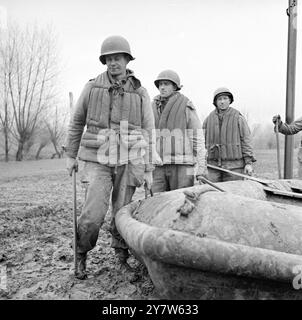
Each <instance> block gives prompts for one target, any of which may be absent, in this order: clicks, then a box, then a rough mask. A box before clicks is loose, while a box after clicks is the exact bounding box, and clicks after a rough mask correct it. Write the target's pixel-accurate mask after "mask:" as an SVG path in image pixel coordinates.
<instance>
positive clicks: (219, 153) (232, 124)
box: [205, 107, 243, 161]
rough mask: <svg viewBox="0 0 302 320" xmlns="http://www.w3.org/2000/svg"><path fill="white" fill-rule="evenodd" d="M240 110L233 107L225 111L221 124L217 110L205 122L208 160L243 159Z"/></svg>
mask: <svg viewBox="0 0 302 320" xmlns="http://www.w3.org/2000/svg"><path fill="white" fill-rule="evenodd" d="M239 116H240V112H239V111H238V110H236V109H233V108H232V107H229V109H228V110H227V111H226V112H225V114H224V115H223V118H222V122H221V125H220V124H219V118H218V114H217V112H216V110H214V111H212V112H211V113H210V114H209V116H208V118H207V119H206V122H205V124H206V125H205V130H206V131H205V141H206V148H207V152H208V160H218V161H219V160H241V159H242V158H243V157H242V150H241V140H240V132H239Z"/></svg>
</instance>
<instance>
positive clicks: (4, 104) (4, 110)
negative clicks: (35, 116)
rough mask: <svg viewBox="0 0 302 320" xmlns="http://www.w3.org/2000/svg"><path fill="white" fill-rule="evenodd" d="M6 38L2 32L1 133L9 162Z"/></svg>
mask: <svg viewBox="0 0 302 320" xmlns="http://www.w3.org/2000/svg"><path fill="white" fill-rule="evenodd" d="M0 31H1V30H0ZM5 36H6V34H5V31H2V32H0V132H3V137H4V153H5V161H8V160H9V149H10V145H9V140H10V136H9V134H10V130H11V126H12V122H13V121H12V119H13V118H12V116H11V113H10V106H9V88H8V57H7V54H6V52H7V46H6V41H5V40H6V39H5V38H6V37H5Z"/></svg>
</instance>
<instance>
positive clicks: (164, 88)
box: [158, 80, 175, 98]
mask: <svg viewBox="0 0 302 320" xmlns="http://www.w3.org/2000/svg"><path fill="white" fill-rule="evenodd" d="M158 90H159V93H160V96H161V97H163V98H166V97H169V96H170V95H171V94H172V93H173V92H174V91H175V85H174V84H173V82H171V81H169V80H160V81H159V82H158Z"/></svg>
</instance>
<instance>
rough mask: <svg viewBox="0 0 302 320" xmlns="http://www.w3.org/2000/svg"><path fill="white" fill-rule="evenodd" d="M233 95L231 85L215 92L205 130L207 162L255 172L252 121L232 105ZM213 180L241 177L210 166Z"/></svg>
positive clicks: (209, 172) (205, 122)
mask: <svg viewBox="0 0 302 320" xmlns="http://www.w3.org/2000/svg"><path fill="white" fill-rule="evenodd" d="M233 101H234V97H233V94H232V93H231V92H230V90H229V89H227V88H218V89H217V90H216V91H215V92H214V99H213V104H214V106H215V110H214V111H212V112H211V113H210V114H209V115H208V117H207V118H206V119H205V121H204V123H203V129H204V130H205V140H206V148H207V151H208V157H207V162H208V164H212V165H215V166H219V167H223V168H225V169H228V170H231V171H234V172H238V173H245V174H248V175H252V172H253V167H252V163H253V162H254V161H256V160H255V158H254V156H253V149H252V146H251V135H250V129H249V127H248V124H247V122H246V120H245V119H244V117H243V116H242V114H241V113H240V112H239V111H238V110H236V109H234V108H232V107H230V104H231V103H232V102H233ZM208 177H209V180H211V181H212V182H223V181H230V180H240V179H242V178H240V177H236V176H234V175H232V174H228V173H224V172H221V171H218V170H214V169H211V168H209V169H208Z"/></svg>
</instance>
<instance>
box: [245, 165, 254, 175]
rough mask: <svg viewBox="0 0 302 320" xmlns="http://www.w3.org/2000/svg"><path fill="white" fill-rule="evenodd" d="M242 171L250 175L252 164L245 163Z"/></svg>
mask: <svg viewBox="0 0 302 320" xmlns="http://www.w3.org/2000/svg"><path fill="white" fill-rule="evenodd" d="M243 173H244V174H247V175H249V176H251V175H252V174H253V166H252V165H251V164H246V165H245V167H244V170H243Z"/></svg>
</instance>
